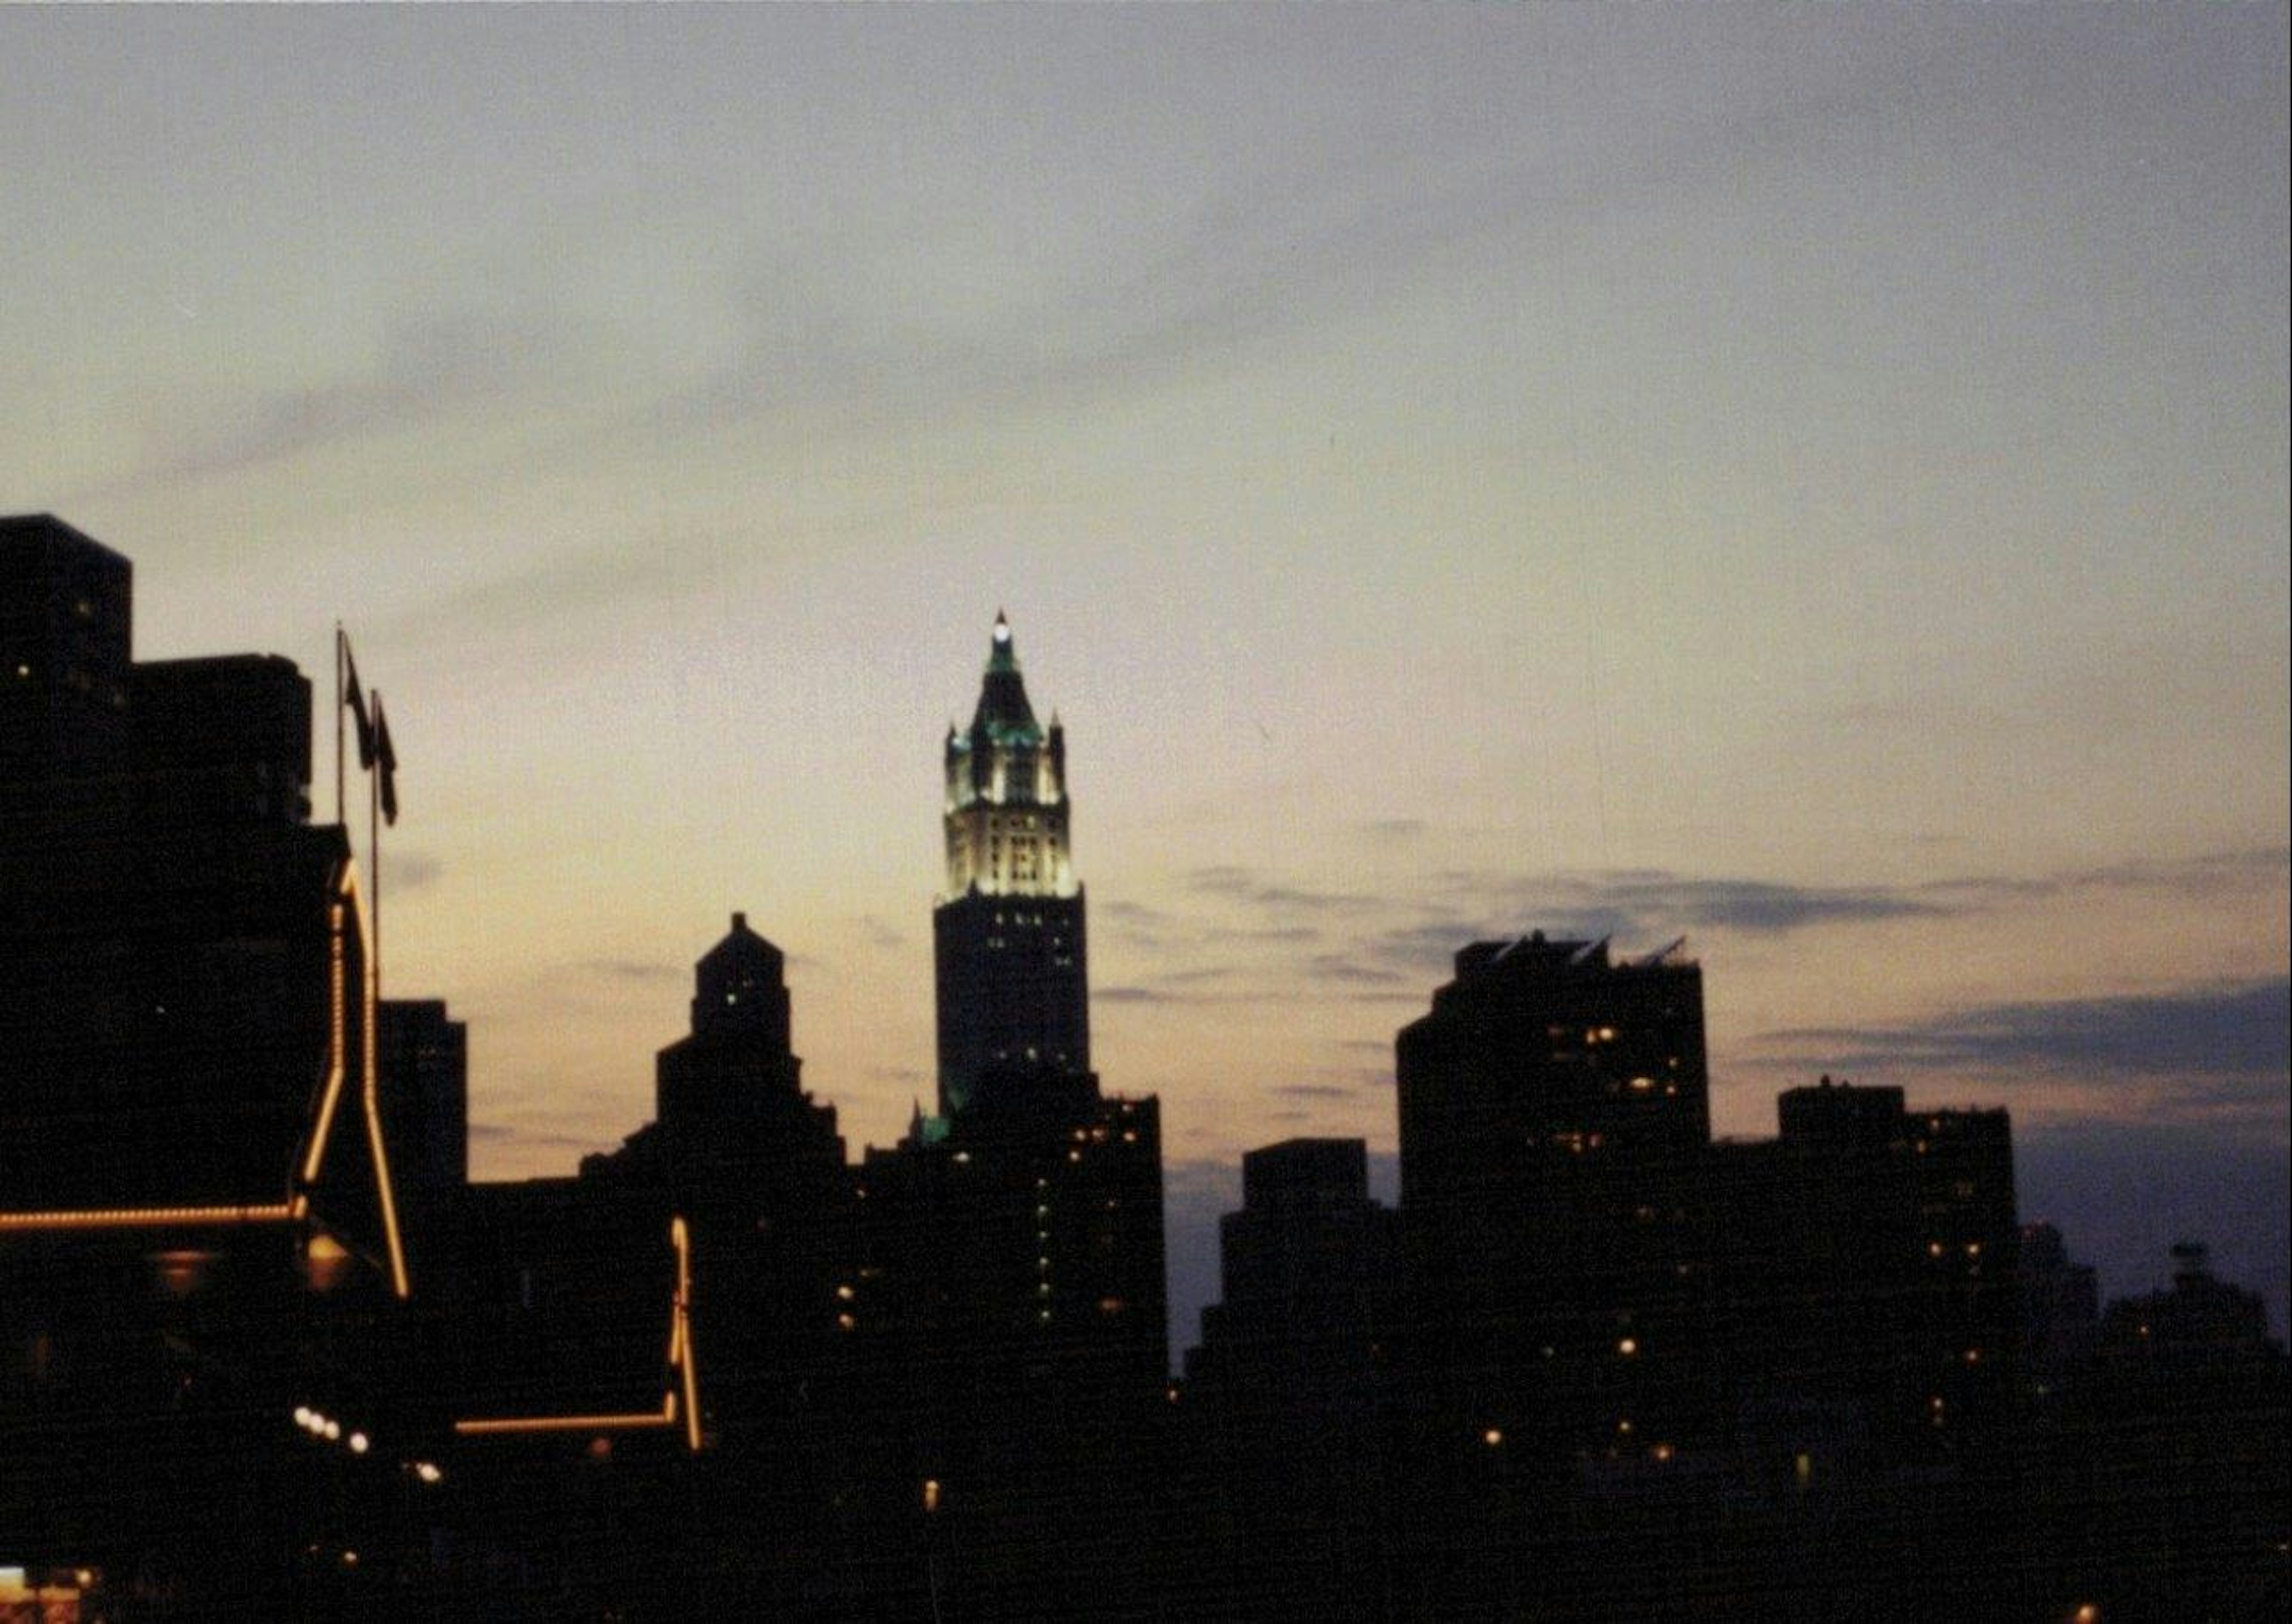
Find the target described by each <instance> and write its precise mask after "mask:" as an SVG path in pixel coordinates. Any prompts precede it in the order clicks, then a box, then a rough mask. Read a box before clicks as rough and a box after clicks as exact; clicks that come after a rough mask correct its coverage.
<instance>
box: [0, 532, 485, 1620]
mask: <svg viewBox="0 0 2292 1624" xmlns="http://www.w3.org/2000/svg"><path fill="white" fill-rule="evenodd" d="M130 603H131V598H130V570H129V566H128V564H127V562H126V561H125V559H123V558H120V557H119V556H117V554H115V553H111V552H109V550H108V549H106V548H104V547H102V546H101V545H98V544H97V543H95V542H93V541H91V540H89V539H88V538H87V537H84V536H82V535H80V534H79V533H78V532H77V531H75V530H73V529H71V528H70V527H69V526H67V525H64V524H61V523H60V522H58V521H55V520H52V519H49V518H45V517H38V518H30V519H12V520H7V521H0V1530H5V1531H7V1534H8V1536H9V1542H10V1545H11V1547H12V1550H11V1556H12V1558H13V1557H16V1556H19V1555H20V1556H21V1557H22V1558H23V1559H24V1561H25V1563H26V1565H27V1566H28V1567H31V1568H34V1569H37V1570H41V1571H79V1570H85V1571H87V1572H88V1573H89V1575H90V1581H91V1588H92V1590H93V1598H94V1599H93V1604H94V1605H98V1606H100V1607H101V1610H102V1611H103V1612H105V1614H106V1616H110V1617H115V1618H121V1619H129V1618H135V1617H170V1616H196V1615H214V1614H222V1615H225V1616H233V1617H250V1618H251V1617H284V1616H290V1615H294V1614H298V1613H299V1614H303V1615H305V1616H310V1615H315V1614H319V1613H324V1612H357V1611H359V1609H361V1608H363V1607H366V1606H367V1605H369V1604H372V1603H373V1602H374V1600H375V1597H376V1596H381V1595H383V1594H393V1595H397V1596H406V1597H422V1596H427V1595H428V1594H429V1592H428V1591H427V1589H426V1588H425V1586H426V1584H427V1574H426V1570H425V1569H424V1567H423V1566H422V1564H421V1563H419V1562H417V1561H416V1555H415V1554H416V1552H418V1551H420V1550H422V1549H423V1548H424V1530H425V1528H426V1527H427V1526H428V1525H429V1523H430V1519H431V1518H432V1515H433V1510H434V1507H432V1504H431V1503H430V1502H429V1501H427V1500H426V1499H424V1497H423V1496H422V1495H420V1494H409V1493H408V1485H409V1483H413V1484H415V1485H416V1486H417V1487H418V1486H420V1485H419V1482H418V1480H417V1479H416V1478H414V1477H412V1476H410V1474H412V1473H413V1472H414V1470H415V1468H416V1466H419V1465H432V1466H434V1458H435V1453H436V1450H438V1448H439V1446H440V1442H441V1439H442V1432H441V1428H442V1425H443V1422H444V1419H445V1418H444V1416H443V1414H442V1413H441V1412H440V1410H439V1408H438V1407H437V1404H436V1402H435V1395H434V1394H432V1392H430V1391H429V1390H428V1389H427V1388H426V1387H425V1386H424V1384H423V1382H422V1381H421V1380H420V1379H419V1378H418V1377H417V1376H416V1372H418V1371H420V1370H421V1369H423V1367H424V1363H425V1361H426V1360H427V1357H428V1353H429V1352H430V1349H429V1346H428V1344H427V1342H426V1341H425V1339H424V1335H423V1331H422V1327H421V1324H420V1322H419V1321H418V1320H417V1318H416V1315H415V1314H414V1313H412V1312H411V1299H412V1297H413V1295H414V1280H413V1276H412V1273H411V1272H410V1269H409V1265H408V1250H407V1248H406V1247H405V1245H404V1238H403V1235H402V1232H401V1229H400V1225H399V1210H398V1203H397V1201H396V1199H395V1190H394V1182H393V1170H392V1166H391V1153H390V1152H391V1147H390V1144H389V1139H388V1133H387V1129H386V1125H385V1120H384V1118H385V1112H384V1111H383V1109H382V1099H381V1090H380V1079H379V1075H378V1067H377V1063H376V1057H375V1043H376V1012H375V988H374V983H373V979H372V977H371V975H370V974H369V965H368V957H367V916H366V909H365V905H364V902H363V900H362V898H361V896H360V893H359V877H358V871H357V869H356V867H355V865H354V864H353V863H352V862H351V857H350V849H349V845H348V844H347V842H346V840H345V838H344V836H343V831H342V830H341V829H340V828H314V827H312V826H311V825H310V823H309V822H308V820H307V817H308V794H307V788H308V784H309V779H310V761H311V740H310V703H311V695H310V685H309V683H307V682H305V681H304V680H303V677H302V675H300V674H299V673H298V672H297V671H296V670H295V667H294V666H293V665H292V664H290V663H289V662H287V661H286V660H283V659H279V658H275V657H270V656H253V655H243V656H230V657H224V658H215V659H197V660H170V661H165V662H160V663H157V664H151V665H141V664H137V663H135V662H134V661H133V658H132V656H131V651H130V642H129V633H130Z"/></svg>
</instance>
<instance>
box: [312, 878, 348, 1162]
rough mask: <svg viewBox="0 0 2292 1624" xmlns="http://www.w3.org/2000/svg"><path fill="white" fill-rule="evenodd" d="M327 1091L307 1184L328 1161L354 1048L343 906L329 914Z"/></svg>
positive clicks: (315, 1130) (314, 1134)
mask: <svg viewBox="0 0 2292 1624" xmlns="http://www.w3.org/2000/svg"><path fill="white" fill-rule="evenodd" d="M327 971H328V978H327V1033H328V1038H327V1092H326V1094H325V1095H324V1096H323V1097H322V1098H321V1099H320V1101H319V1122H318V1126H317V1127H313V1128H312V1129H311V1148H310V1149H309V1150H308V1151H305V1152H303V1183H304V1184H315V1183H316V1182H317V1181H318V1177H319V1163H320V1162H321V1161H323V1160H324V1159H326V1154H327V1139H328V1138H329V1137H330V1136H331V1135H333V1133H334V1128H335V1106H337V1105H339V1104H340V1103H342V1097H343V1073H344V1071H345V1070H346V1068H345V1066H344V1065H343V1061H344V1059H345V1054H344V1051H345V1050H346V1049H348V1047H349V1046H350V1045H349V1042H348V1040H347V1039H346V1038H344V1036H343V1028H344V1027H345V1026H346V1025H347V1024H348V1015H347V1014H346V1003H347V1000H346V998H345V997H344V994H343V905H342V904H341V903H340V902H336V903H335V904H334V905H333V906H332V907H331V908H330V909H327Z"/></svg>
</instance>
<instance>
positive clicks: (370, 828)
mask: <svg viewBox="0 0 2292 1624" xmlns="http://www.w3.org/2000/svg"><path fill="white" fill-rule="evenodd" d="M374 703H375V709H377V710H379V709H380V708H381V707H382V695H381V694H380V693H379V692H377V693H375V696H374ZM383 772H384V768H383V765H382V764H381V763H380V762H378V761H377V762H376V763H375V765H374V771H372V772H368V773H367V775H366V790H367V800H366V854H367V864H368V865H369V866H370V867H371V868H372V869H373V870H374V874H373V880H374V1001H375V1008H376V1009H379V1008H380V1007H381V1006H382V775H383Z"/></svg>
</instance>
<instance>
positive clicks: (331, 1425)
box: [319, 1420, 343, 1443]
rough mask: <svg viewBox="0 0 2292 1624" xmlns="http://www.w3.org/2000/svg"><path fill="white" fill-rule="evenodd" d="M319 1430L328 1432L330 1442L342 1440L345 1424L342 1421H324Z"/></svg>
mask: <svg viewBox="0 0 2292 1624" xmlns="http://www.w3.org/2000/svg"><path fill="white" fill-rule="evenodd" d="M319 1431H320V1432H322V1433H324V1434H326V1436H327V1442H329V1443H337V1442H341V1441H342V1435H343V1424H342V1423H341V1422H340V1421H332V1420H329V1421H322V1422H320V1423H319Z"/></svg>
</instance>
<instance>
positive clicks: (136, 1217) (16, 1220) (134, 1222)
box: [0, 1201, 295, 1230]
mask: <svg viewBox="0 0 2292 1624" xmlns="http://www.w3.org/2000/svg"><path fill="white" fill-rule="evenodd" d="M293 1216H295V1209H294V1208H293V1206H292V1205H291V1204H289V1203H287V1202H285V1201H281V1202H278V1204H276V1205H275V1206H265V1207H111V1208H91V1209H89V1210H87V1211H85V1212H0V1230H34V1229H43V1230H49V1229H136V1228H141V1227H143V1226H147V1225H165V1224H282V1223H285V1222H286V1221H287V1220H288V1219H290V1218H292V1217H293Z"/></svg>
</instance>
